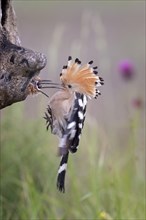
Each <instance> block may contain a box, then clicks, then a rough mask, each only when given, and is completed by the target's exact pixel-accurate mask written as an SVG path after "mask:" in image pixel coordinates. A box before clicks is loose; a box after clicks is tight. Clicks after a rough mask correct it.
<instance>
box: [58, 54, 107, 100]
mask: <svg viewBox="0 0 146 220" xmlns="http://www.w3.org/2000/svg"><path fill="white" fill-rule="evenodd" d="M92 63H93V61H90V62H89V63H87V64H86V65H84V66H81V61H80V60H79V59H78V58H76V59H75V62H73V61H72V58H71V57H69V58H68V65H67V66H63V69H62V73H61V74H60V80H61V82H62V84H63V86H64V87H68V88H71V87H73V88H74V90H75V92H79V93H82V94H85V95H87V96H88V97H89V98H97V96H98V95H100V91H99V90H98V89H97V87H98V86H101V85H103V84H104V83H103V79H102V78H101V77H99V76H98V75H97V74H98V72H97V71H96V69H97V66H96V67H93V68H92V67H91V64H92Z"/></svg>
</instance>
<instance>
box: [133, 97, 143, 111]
mask: <svg viewBox="0 0 146 220" xmlns="http://www.w3.org/2000/svg"><path fill="white" fill-rule="evenodd" d="M132 105H133V107H134V108H136V109H141V108H142V107H143V101H142V99H141V98H135V99H133V100H132Z"/></svg>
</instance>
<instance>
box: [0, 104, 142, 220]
mask: <svg viewBox="0 0 146 220" xmlns="http://www.w3.org/2000/svg"><path fill="white" fill-rule="evenodd" d="M97 131H98V129H97V128H95V127H93V128H91V127H90V126H89V125H87V124H86V126H85V129H84V132H83V135H82V139H81V143H80V149H79V151H78V152H77V154H74V155H70V158H69V165H68V171H67V178H66V193H65V194H61V193H59V192H58V191H57V189H56V174H57V168H58V165H59V160H60V159H59V158H58V157H57V156H56V152H57V141H56V137H54V136H53V135H50V133H49V132H46V131H45V123H44V121H43V119H42V118H41V117H40V119H36V120H33V119H31V118H26V117H24V114H23V104H22V103H20V104H15V105H14V106H11V107H10V108H7V109H5V115H4V116H3V117H2V120H1V185H0V187H1V189H0V190H1V197H0V199H1V220H47V219H58V220H59V219H60V220H70V219H100V218H101V217H100V212H102V211H103V212H106V213H108V215H109V216H111V217H112V219H115V220H136V219H137V220H144V219H146V216H145V178H140V179H139V176H138V175H137V173H136V172H135V161H136V159H135V155H134V152H132V150H133V151H134V148H132V147H131V145H132V143H134V142H133V138H134V137H133V136H131V140H129V143H130V144H129V146H128V147H129V149H128V147H127V153H126V154H124V153H123V154H120V155H118V153H117V154H114V156H112V155H107V158H103V160H104V161H103V163H102V165H100V163H99V160H100V157H101V156H102V153H103V152H102V151H103V148H104V147H103V146H102V144H103V142H104V141H105V140H103V137H102V136H99V135H98V132H97ZM107 141H109V142H112V141H110V140H107ZM99 145H100V146H99ZM104 150H105V149H104ZM128 152H130V155H129V154H128ZM115 155H116V156H115ZM121 161H124V162H123V163H122V166H121ZM107 219H108V217H107Z"/></svg>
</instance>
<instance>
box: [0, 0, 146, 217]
mask: <svg viewBox="0 0 146 220" xmlns="http://www.w3.org/2000/svg"><path fill="white" fill-rule="evenodd" d="M13 3H14V8H15V12H16V15H17V23H18V28H19V33H20V37H21V41H22V45H23V46H25V47H27V48H32V49H33V50H36V51H39V52H43V53H44V54H45V55H46V56H47V59H48V63H47V66H46V67H45V69H44V70H42V72H41V75H40V76H41V78H46V79H52V80H54V81H59V74H60V72H61V69H62V66H63V65H65V64H66V62H67V58H68V56H69V55H72V56H73V57H74V58H76V57H78V58H79V59H81V61H82V63H86V62H88V61H90V60H92V59H93V60H94V64H95V65H98V67H99V75H100V76H101V77H103V78H104V80H105V85H104V86H103V87H102V88H101V89H100V90H101V93H102V95H101V96H100V97H99V98H98V99H97V100H95V101H94V100H91V101H89V103H88V109H87V116H86V123H85V127H84V130H83V134H82V138H81V142H80V147H79V150H78V152H77V153H76V154H73V155H70V158H69V165H68V170H67V176H66V193H65V194H61V193H59V192H58V191H57V189H56V176H57V169H58V165H59V160H60V159H59V158H58V157H57V156H56V155H57V146H58V139H57V138H56V137H55V136H53V135H51V134H50V132H47V131H46V130H45V121H44V119H43V116H44V111H45V109H46V107H47V102H48V100H47V98H46V97H45V96H42V95H37V96H34V97H32V96H30V97H28V98H27V100H25V101H24V102H22V103H17V104H14V105H12V106H10V107H7V108H5V109H3V110H2V111H1V126H0V138H1V142H0V143H1V163H0V169H1V184H0V188H1V189H0V190H1V195H0V201H1V203H0V204H1V209H0V214H1V219H2V220H50V219H58V220H70V219H76V220H77V219H107V220H110V219H114V220H136V219H137V220H145V219H146V212H145V211H146V206H145V205H146V201H145V193H146V191H145V190H146V188H145V153H146V151H145V1H18V0H17V1H14V2H13ZM124 60H129V61H130V62H132V64H133V66H132V67H131V70H130V71H131V72H132V74H134V77H133V78H131V79H130V80H125V79H124V78H123V77H122V76H123V71H124V69H122V67H121V66H120V63H121V62H122V61H123V62H124ZM46 92H47V93H48V94H49V95H51V94H53V93H54V90H52V91H47V90H46ZM135 100H138V101H139V102H136V101H135ZM136 103H139V104H136Z"/></svg>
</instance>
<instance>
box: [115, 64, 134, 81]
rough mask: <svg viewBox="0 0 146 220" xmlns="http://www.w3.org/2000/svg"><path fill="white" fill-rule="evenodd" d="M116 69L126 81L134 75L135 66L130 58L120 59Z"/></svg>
mask: <svg viewBox="0 0 146 220" xmlns="http://www.w3.org/2000/svg"><path fill="white" fill-rule="evenodd" d="M118 70H119V72H120V74H121V76H122V78H123V79H124V80H126V81H129V80H131V79H133V77H134V75H135V68H134V65H133V63H132V62H131V61H130V60H122V61H121V62H120V63H119V65H118Z"/></svg>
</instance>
